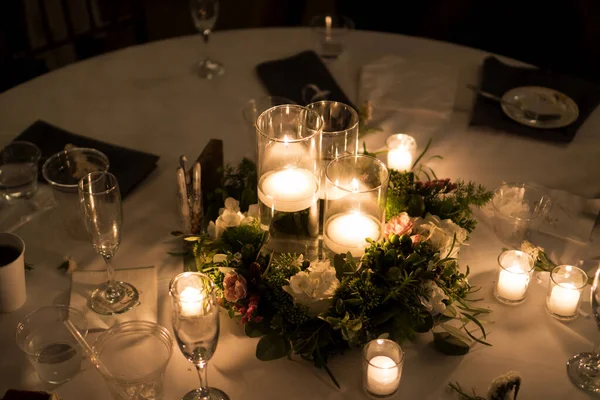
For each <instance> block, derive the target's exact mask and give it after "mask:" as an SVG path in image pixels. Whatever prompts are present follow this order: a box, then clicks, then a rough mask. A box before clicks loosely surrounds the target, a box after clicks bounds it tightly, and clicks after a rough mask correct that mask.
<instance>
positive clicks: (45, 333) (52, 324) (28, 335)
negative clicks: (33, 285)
mask: <svg viewBox="0 0 600 400" xmlns="http://www.w3.org/2000/svg"><path fill="white" fill-rule="evenodd" d="M67 320H68V321H71V323H72V324H73V325H74V326H75V328H76V329H77V330H78V331H79V332H80V333H81V335H82V336H84V337H85V336H86V335H87V321H86V319H85V317H84V315H83V314H82V313H81V312H80V311H78V310H76V309H74V308H72V307H69V306H65V305H55V306H47V307H42V308H39V309H37V310H35V311H33V312H32V313H31V314H29V315H27V316H26V317H25V318H24V319H23V320H22V321H21V322H19V323H18V324H17V333H16V335H15V338H16V341H17V344H18V345H19V347H20V348H21V350H23V352H24V353H25V354H26V355H27V358H28V359H29V361H30V362H31V364H32V365H33V366H34V368H35V370H36V372H37V374H38V376H39V377H40V379H41V380H43V381H45V382H48V383H54V384H59V383H63V382H67V381H68V380H70V379H71V378H73V377H74V376H75V375H76V374H77V373H78V372H79V370H80V368H81V358H82V355H81V354H80V353H79V350H78V348H79V347H78V343H77V340H76V339H75V338H74V337H73V336H72V335H71V333H70V332H69V330H68V329H67V327H66V325H65V321H67Z"/></svg>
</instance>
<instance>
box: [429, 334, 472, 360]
mask: <svg viewBox="0 0 600 400" xmlns="http://www.w3.org/2000/svg"><path fill="white" fill-rule="evenodd" d="M433 344H434V346H435V348H436V349H437V350H438V351H439V352H441V353H443V354H446V355H449V356H462V355H465V354H467V353H468V352H469V350H470V346H469V345H468V344H467V343H465V342H463V341H462V340H460V339H458V338H457V337H454V336H452V335H451V334H449V333H448V332H437V333H434V334H433Z"/></svg>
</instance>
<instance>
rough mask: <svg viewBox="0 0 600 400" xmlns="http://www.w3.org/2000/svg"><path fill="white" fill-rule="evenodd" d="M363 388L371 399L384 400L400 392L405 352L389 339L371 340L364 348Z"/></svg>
mask: <svg viewBox="0 0 600 400" xmlns="http://www.w3.org/2000/svg"><path fill="white" fill-rule="evenodd" d="M362 364H363V388H364V390H365V392H367V394H368V395H369V396H371V397H374V398H378V399H383V398H387V397H391V396H393V395H394V394H396V392H397V391H398V387H399V386H400V378H401V377H402V365H403V364H404V352H403V351H402V348H401V347H400V346H399V345H398V343H396V342H394V341H392V340H389V339H376V340H371V341H370V342H369V343H367V344H366V345H365V347H364V348H363V362H362Z"/></svg>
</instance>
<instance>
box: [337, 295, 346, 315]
mask: <svg viewBox="0 0 600 400" xmlns="http://www.w3.org/2000/svg"><path fill="white" fill-rule="evenodd" d="M335 312H337V313H338V314H344V313H345V312H346V307H345V306H344V301H343V300H342V299H337V301H336V302H335Z"/></svg>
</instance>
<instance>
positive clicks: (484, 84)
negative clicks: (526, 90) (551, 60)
mask: <svg viewBox="0 0 600 400" xmlns="http://www.w3.org/2000/svg"><path fill="white" fill-rule="evenodd" d="M519 86H543V87H548V88H551V89H556V90H558V91H560V92H563V93H564V94H566V95H567V96H569V97H571V98H572V99H573V100H574V101H575V103H577V106H578V107H579V117H578V118H577V120H575V122H573V123H572V124H571V125H569V126H565V127H563V128H556V129H540V128H531V127H527V126H525V125H521V124H519V123H518V122H516V121H513V120H512V119H510V118H509V117H508V116H507V115H506V114H504V111H502V108H501V107H500V104H499V103H497V102H495V101H492V100H488V99H485V98H483V97H482V96H477V100H476V103H475V107H474V109H473V113H472V115H471V126H488V127H492V128H496V129H502V130H504V131H506V132H510V133H514V134H517V135H523V136H529V137H531V138H535V139H539V140H547V141H552V142H563V143H566V142H570V141H571V140H573V138H574V137H575V134H576V133H577V130H578V129H579V127H580V126H581V125H582V124H583V122H584V121H585V120H586V118H587V117H588V116H589V115H590V114H591V113H592V112H593V111H594V110H595V109H596V106H597V105H598V103H600V86H598V85H597V84H594V83H590V82H586V81H583V80H581V79H578V78H575V77H573V76H568V75H562V74H558V73H555V72H551V71H547V70H542V69H537V68H523V67H513V66H510V65H506V64H504V63H502V62H501V61H500V60H498V59H497V58H495V57H487V58H486V59H485V60H484V62H483V67H482V69H481V82H480V87H481V89H482V90H483V91H486V92H490V93H492V94H495V95H496V96H499V97H501V96H502V95H503V94H504V93H505V92H506V91H508V90H510V89H513V88H515V87H519Z"/></svg>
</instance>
